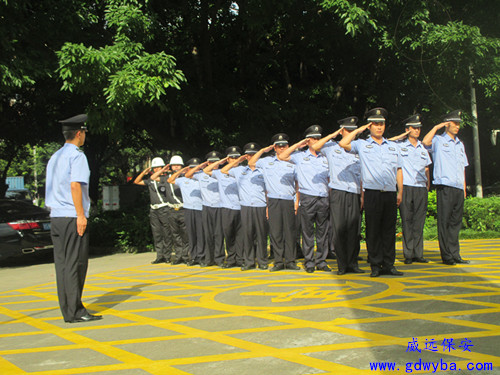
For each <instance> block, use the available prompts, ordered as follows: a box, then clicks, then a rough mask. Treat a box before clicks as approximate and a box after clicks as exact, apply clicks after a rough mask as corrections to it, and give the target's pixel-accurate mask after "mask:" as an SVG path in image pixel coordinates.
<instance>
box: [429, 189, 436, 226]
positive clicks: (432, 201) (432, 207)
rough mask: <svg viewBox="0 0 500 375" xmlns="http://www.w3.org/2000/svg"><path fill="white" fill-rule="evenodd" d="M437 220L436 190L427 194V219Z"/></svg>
mask: <svg viewBox="0 0 500 375" xmlns="http://www.w3.org/2000/svg"><path fill="white" fill-rule="evenodd" d="M431 217H433V218H434V219H435V218H437V195H436V190H431V191H429V193H428V194H427V218H431Z"/></svg>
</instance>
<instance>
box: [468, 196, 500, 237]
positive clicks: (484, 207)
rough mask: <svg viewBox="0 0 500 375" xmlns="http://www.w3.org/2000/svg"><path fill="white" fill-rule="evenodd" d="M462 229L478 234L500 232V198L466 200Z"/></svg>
mask: <svg viewBox="0 0 500 375" xmlns="http://www.w3.org/2000/svg"><path fill="white" fill-rule="evenodd" d="M463 227H464V228H465V229H473V230H475V231H478V232H486V231H493V232H500V197H489V198H467V199H466V200H465V202H464V217H463Z"/></svg>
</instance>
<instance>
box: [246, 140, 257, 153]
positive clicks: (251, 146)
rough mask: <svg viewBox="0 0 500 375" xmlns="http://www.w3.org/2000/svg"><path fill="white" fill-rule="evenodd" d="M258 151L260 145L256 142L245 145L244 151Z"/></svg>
mask: <svg viewBox="0 0 500 375" xmlns="http://www.w3.org/2000/svg"><path fill="white" fill-rule="evenodd" d="M257 151H259V145H258V144H257V143H255V142H250V143H247V144H246V145H245V146H243V152H244V153H245V154H256V153H257Z"/></svg>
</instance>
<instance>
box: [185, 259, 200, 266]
mask: <svg viewBox="0 0 500 375" xmlns="http://www.w3.org/2000/svg"><path fill="white" fill-rule="evenodd" d="M186 264H187V265H188V266H196V265H197V264H200V262H198V261H197V260H193V259H191V260H190V261H189V262H187V263H186Z"/></svg>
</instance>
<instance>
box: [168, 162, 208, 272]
mask: <svg viewBox="0 0 500 375" xmlns="http://www.w3.org/2000/svg"><path fill="white" fill-rule="evenodd" d="M171 162H172V161H171ZM200 164H201V160H200V159H198V158H192V159H189V160H188V162H187V167H184V168H182V169H180V170H178V171H176V172H174V173H173V174H172V175H171V176H170V177H169V178H168V182H169V183H170V184H174V185H175V186H177V187H179V188H180V189H181V194H182V201H183V204H184V222H185V223H186V231H187V235H188V240H189V241H188V242H189V251H188V252H189V257H190V260H189V261H188V263H187V265H188V266H194V265H196V264H200V263H201V262H202V261H203V259H204V258H203V257H204V245H205V244H204V239H203V224H202V218H201V210H202V199H201V191H200V183H199V182H198V181H196V180H193V179H191V178H186V177H182V175H183V174H184V173H186V172H187V171H188V170H189V169H191V168H194V167H196V166H197V165H200Z"/></svg>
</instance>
